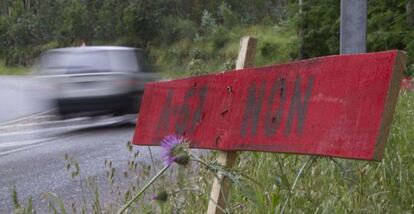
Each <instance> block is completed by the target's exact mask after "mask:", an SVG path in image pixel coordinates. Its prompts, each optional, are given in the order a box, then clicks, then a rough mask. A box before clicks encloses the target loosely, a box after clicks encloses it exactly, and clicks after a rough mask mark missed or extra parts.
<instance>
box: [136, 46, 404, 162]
mask: <svg viewBox="0 0 414 214" xmlns="http://www.w3.org/2000/svg"><path fill="white" fill-rule="evenodd" d="M404 59H405V58H404V54H403V53H401V52H398V51H387V52H379V53H369V54H357V55H342V56H328V57H322V58H315V59H310V60H305V61H298V62H293V63H289V64H282V65H274V66H269V67H262V68H255V69H244V70H238V71H231V72H226V73H219V74H212V75H205V76H198V77H191V78H186V79H179V80H173V81H165V82H157V83H151V84H147V85H146V88H145V93H144V97H143V101H142V105H141V109H140V117H139V121H138V123H137V128H136V131H135V134H134V139H133V143H134V144H137V145H159V143H160V140H161V139H162V138H163V137H164V136H166V135H169V134H182V135H185V136H187V137H188V138H190V139H191V142H192V144H191V146H192V147H194V148H206V149H218V150H251V151H267V152H286V153H298V154H312V155H324V156H333V157H344V158H355V159H365V160H379V159H381V157H382V153H383V150H384V143H385V141H386V138H387V136H388V132H389V126H390V123H391V121H392V114H393V111H394V108H395V103H396V98H397V97H398V90H399V82H400V81H401V78H402V73H403V68H404Z"/></svg>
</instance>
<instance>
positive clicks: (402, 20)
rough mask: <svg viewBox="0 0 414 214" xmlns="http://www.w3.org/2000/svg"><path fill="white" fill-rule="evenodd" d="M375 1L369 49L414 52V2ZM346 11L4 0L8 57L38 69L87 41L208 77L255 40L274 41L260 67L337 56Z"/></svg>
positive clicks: (261, 0)
mask: <svg viewBox="0 0 414 214" xmlns="http://www.w3.org/2000/svg"><path fill="white" fill-rule="evenodd" d="M368 2H369V7H368V10H369V11H368V18H369V19H368V29H367V30H368V50H369V51H379V50H386V49H402V50H406V51H408V52H412V51H414V40H413V39H412V37H414V14H413V7H414V6H413V5H414V3H413V1H412V0H398V1H389V0H369V1H368ZM300 11H301V12H300ZM339 13H340V0H332V1H327V0H313V1H306V0H305V1H303V4H302V5H299V1H296V0H278V1H271V0H256V1H248V0H242V1H236V0H227V1H218V0H213V1H201V0H153V1H143V0H125V1H118V0H43V1H40V0H15V1H12V0H4V1H2V4H1V7H0V56H1V57H2V58H3V59H4V62H5V64H6V65H31V64H32V63H33V60H34V59H35V57H36V56H38V55H39V54H40V53H41V52H42V51H44V50H46V49H49V48H54V47H64V46H72V45H75V46H76V45H79V44H80V43H81V42H82V41H86V43H87V44H91V45H92V44H96V45H101V44H113V45H128V46H136V47H141V48H146V49H148V50H149V51H150V52H151V55H152V56H153V58H154V60H155V61H156V62H157V64H159V65H160V66H161V68H162V69H165V68H167V67H168V68H169V70H172V71H174V72H176V71H180V72H183V71H189V70H193V71H194V70H200V72H205V71H212V70H215V69H225V68H229V67H231V66H230V65H228V64H229V63H230V62H232V61H234V57H235V55H236V54H237V50H238V47H237V43H238V40H239V38H240V37H241V36H243V35H247V34H249V35H252V36H257V37H261V38H263V37H266V38H267V39H266V41H263V40H260V38H259V48H258V53H259V54H260V56H259V57H258V58H257V60H258V62H256V63H257V64H258V65H260V64H267V63H274V62H280V61H286V60H292V59H297V58H309V57H315V56H322V55H329V54H337V53H338V51H339ZM272 37H273V38H272ZM282 40H288V41H283V42H281V41H282ZM285 42H287V43H285ZM410 62H411V63H412V62H413V57H412V56H411V55H410ZM223 64H226V65H223ZM230 64H232V63H230ZM201 70H202V71H201ZM200 72H199V71H196V72H191V74H197V73H200Z"/></svg>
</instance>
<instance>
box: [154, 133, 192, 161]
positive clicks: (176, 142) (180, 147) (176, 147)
mask: <svg viewBox="0 0 414 214" xmlns="http://www.w3.org/2000/svg"><path fill="white" fill-rule="evenodd" d="M161 147H162V148H163V150H164V151H163V153H162V156H163V159H164V164H165V165H171V164H172V163H173V162H176V163H177V164H180V165H187V163H188V162H189V160H190V156H189V155H188V140H187V139H185V138H184V137H183V136H178V135H168V136H166V137H165V138H164V139H163V140H162V142H161Z"/></svg>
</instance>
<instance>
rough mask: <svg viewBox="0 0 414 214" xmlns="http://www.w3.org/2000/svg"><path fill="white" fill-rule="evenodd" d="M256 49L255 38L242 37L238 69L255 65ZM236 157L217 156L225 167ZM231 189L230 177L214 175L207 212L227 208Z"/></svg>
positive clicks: (224, 153) (229, 153) (229, 165)
mask: <svg viewBox="0 0 414 214" xmlns="http://www.w3.org/2000/svg"><path fill="white" fill-rule="evenodd" d="M255 50H256V39H255V38H253V37H243V38H242V39H241V41H240V50H239V55H238V57H237V61H236V70H239V69H243V68H248V67H253V60H254V55H255ZM229 90H231V88H229ZM236 158H237V153H236V152H235V151H228V152H222V153H220V155H219V157H218V158H217V163H219V164H221V165H222V166H223V167H225V168H231V167H233V165H234V163H235V162H236ZM229 189H230V183H229V179H228V178H226V177H225V176H223V174H221V173H220V172H218V173H217V175H216V176H215V177H214V181H213V186H212V188H211V193H210V200H209V203H208V209H207V214H216V213H217V214H218V213H223V212H222V210H221V209H223V208H226V199H227V198H228V196H229Z"/></svg>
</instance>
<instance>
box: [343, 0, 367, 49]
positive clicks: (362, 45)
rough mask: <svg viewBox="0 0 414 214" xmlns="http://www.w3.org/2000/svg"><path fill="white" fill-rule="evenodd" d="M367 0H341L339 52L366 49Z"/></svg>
mask: <svg viewBox="0 0 414 214" xmlns="http://www.w3.org/2000/svg"><path fill="white" fill-rule="evenodd" d="M366 32H367V0H341V34H340V54H350V53H364V52H366V51H367V48H366V47H367V45H366V43H367V42H366V41H367V33H366Z"/></svg>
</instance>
